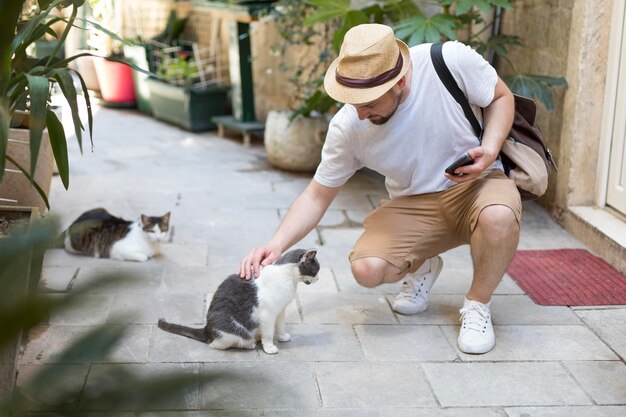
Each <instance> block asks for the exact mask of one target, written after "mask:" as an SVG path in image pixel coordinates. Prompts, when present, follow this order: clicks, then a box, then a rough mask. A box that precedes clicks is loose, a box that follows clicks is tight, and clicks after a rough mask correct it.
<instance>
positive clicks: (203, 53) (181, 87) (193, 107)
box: [147, 41, 229, 132]
mask: <svg viewBox="0 0 626 417" xmlns="http://www.w3.org/2000/svg"><path fill="white" fill-rule="evenodd" d="M178 43H179V44H178V46H169V45H162V46H161V47H160V48H157V47H155V61H156V64H155V66H156V72H157V74H156V76H155V77H150V78H148V79H147V83H148V87H149V89H150V101H151V106H152V111H153V114H154V117H156V118H157V119H160V120H163V121H166V122H169V123H172V124H175V125H177V126H180V127H182V128H184V129H186V130H190V131H192V132H200V131H206V130H212V129H215V128H216V126H215V124H214V123H213V122H212V121H211V118H212V117H214V116H222V115H225V114H228V111H229V105H228V90H229V87H228V85H226V84H225V77H224V74H223V71H222V68H220V67H219V65H217V59H218V58H217V54H218V53H219V52H217V53H216V51H215V50H213V49H212V48H204V49H201V48H199V46H198V45H197V44H196V43H194V42H189V43H188V44H185V43H184V42H180V41H179V42H178Z"/></svg>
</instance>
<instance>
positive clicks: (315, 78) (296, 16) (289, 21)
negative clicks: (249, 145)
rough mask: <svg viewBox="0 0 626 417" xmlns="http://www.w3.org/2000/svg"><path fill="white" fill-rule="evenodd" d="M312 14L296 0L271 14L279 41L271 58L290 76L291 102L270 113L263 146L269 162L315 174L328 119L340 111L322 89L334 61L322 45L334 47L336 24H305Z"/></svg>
mask: <svg viewBox="0 0 626 417" xmlns="http://www.w3.org/2000/svg"><path fill="white" fill-rule="evenodd" d="M313 11H314V9H313V8H312V7H311V6H310V5H309V4H308V3H307V2H301V1H298V0H281V1H279V2H277V3H275V4H274V8H273V9H272V14H273V17H274V19H275V22H276V27H277V30H278V34H279V36H280V42H278V44H276V45H274V46H273V47H272V48H270V53H271V55H272V57H273V58H275V59H274V60H273V62H275V65H276V67H277V70H278V72H280V73H281V74H288V77H287V80H288V81H289V84H290V85H291V92H290V93H288V94H289V95H290V98H291V100H290V102H289V108H288V109H282V110H270V111H269V112H268V114H267V119H266V121H265V132H264V145H265V150H266V152H267V157H268V159H269V161H270V163H271V164H272V165H273V166H275V167H277V168H280V169H284V170H287V171H300V172H309V171H313V170H315V168H316V167H317V165H318V164H319V163H320V160H321V150H322V146H323V145H324V139H325V137H326V132H327V130H328V121H329V114H330V113H332V112H333V111H334V110H335V109H336V103H335V102H334V101H333V100H332V99H330V97H328V96H327V95H325V94H323V93H322V91H321V90H320V85H321V82H322V76H323V74H324V70H325V69H326V67H327V66H328V65H329V64H330V62H331V60H332V59H331V58H332V54H329V53H328V49H327V47H325V46H324V45H328V43H329V42H330V38H331V36H332V33H333V32H334V29H336V24H334V22H326V23H324V24H320V25H316V26H313V25H305V24H304V22H305V19H306V18H307V17H309V16H310V15H311V13H312V12H313ZM320 45H321V47H320ZM302 50H307V51H309V52H310V53H308V54H306V57H308V58H306V59H300V58H299V57H300V56H302ZM294 53H295V54H298V55H299V57H294ZM273 70H274V69H272V71H273Z"/></svg>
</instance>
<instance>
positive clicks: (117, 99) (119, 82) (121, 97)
mask: <svg viewBox="0 0 626 417" xmlns="http://www.w3.org/2000/svg"><path fill="white" fill-rule="evenodd" d="M89 5H90V6H91V13H92V16H93V19H94V20H95V23H97V24H98V26H99V27H98V28H97V29H100V30H96V31H94V32H92V33H91V34H90V35H91V36H90V43H91V44H92V45H91V46H92V47H94V49H95V50H96V51H97V53H98V54H99V55H102V57H101V58H97V59H95V60H94V68H95V70H96V75H97V77H98V84H99V86H100V95H101V96H102V100H104V103H103V104H104V105H108V106H111V107H135V105H136V97H135V84H134V81H133V72H132V69H131V67H130V66H128V65H126V63H125V61H124V50H123V48H124V44H125V43H126V41H124V40H122V38H120V37H119V36H116V37H113V36H110V33H109V32H113V33H120V32H121V21H120V19H119V17H118V16H119V14H118V13H116V11H115V1H114V0H89ZM103 27H106V28H107V32H103V31H102V30H101V29H102V28H103Z"/></svg>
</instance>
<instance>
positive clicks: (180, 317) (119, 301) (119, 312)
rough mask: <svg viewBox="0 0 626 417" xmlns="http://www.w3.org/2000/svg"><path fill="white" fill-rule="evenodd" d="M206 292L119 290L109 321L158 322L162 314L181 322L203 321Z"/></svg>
mask: <svg viewBox="0 0 626 417" xmlns="http://www.w3.org/2000/svg"><path fill="white" fill-rule="evenodd" d="M204 302H205V294H203V293H201V292H196V293H195V294H167V293H165V292H159V293H155V294H116V295H115V296H114V297H113V301H112V305H111V312H112V313H113V314H111V315H110V316H109V317H108V318H107V322H108V323H120V321H121V322H122V323H127V322H128V317H132V323H134V324H156V323H157V321H158V320H159V319H160V318H165V319H166V320H168V321H171V322H175V323H181V324H188V325H189V324H194V325H202V324H203V323H204Z"/></svg>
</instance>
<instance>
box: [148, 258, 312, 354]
mask: <svg viewBox="0 0 626 417" xmlns="http://www.w3.org/2000/svg"><path fill="white" fill-rule="evenodd" d="M316 254H317V251H316V250H308V251H307V250H304V249H294V250H292V251H289V252H287V253H285V254H284V255H283V256H282V257H280V258H279V259H278V260H276V261H275V262H274V263H273V264H271V265H268V266H266V267H265V268H263V269H262V270H261V273H260V275H259V277H258V278H256V279H251V280H249V281H246V280H244V279H241V278H240V277H239V275H237V274H233V275H230V276H229V277H228V278H226V279H225V280H224V281H223V282H222V283H221V284H220V286H219V287H218V288H217V290H216V291H215V294H214V295H213V299H212V301H211V304H210V306H209V309H208V311H207V314H206V325H205V326H204V327H202V328H192V327H187V326H182V325H180V324H173V323H168V322H167V321H165V320H163V319H159V324H158V326H159V327H160V328H161V329H163V330H165V331H167V332H170V333H174V334H178V335H182V336H186V337H189V338H192V339H195V340H199V341H201V342H204V343H208V344H209V346H210V347H212V348H215V349H228V348H231V347H235V348H242V349H254V348H255V347H256V342H257V341H258V340H260V341H261V344H262V345H263V351H265V353H267V354H270V355H272V354H275V353H278V348H277V347H276V345H275V344H274V336H276V338H277V339H278V341H280V342H288V341H289V340H291V336H290V335H289V333H287V332H286V331H285V324H284V318H285V308H286V307H287V305H288V304H289V303H290V302H291V301H292V300H293V299H294V297H295V295H296V286H297V284H298V282H304V283H305V284H307V285H308V284H312V283H314V282H315V281H317V279H318V272H319V269H320V265H319V262H318V261H317V259H316V257H315V255H316Z"/></svg>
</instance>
